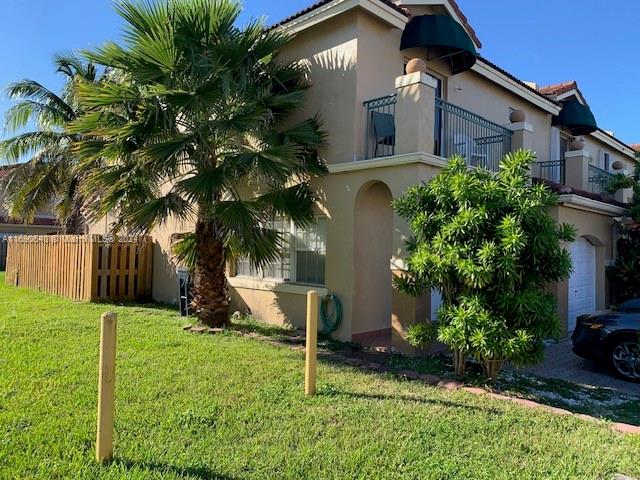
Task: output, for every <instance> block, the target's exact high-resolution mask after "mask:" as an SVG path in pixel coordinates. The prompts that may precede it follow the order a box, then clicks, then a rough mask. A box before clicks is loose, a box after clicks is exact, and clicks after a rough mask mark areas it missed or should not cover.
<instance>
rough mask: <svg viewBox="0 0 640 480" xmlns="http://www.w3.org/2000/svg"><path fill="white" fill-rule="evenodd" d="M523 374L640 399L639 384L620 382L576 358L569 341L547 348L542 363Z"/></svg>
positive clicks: (598, 368)
mask: <svg viewBox="0 0 640 480" xmlns="http://www.w3.org/2000/svg"><path fill="white" fill-rule="evenodd" d="M524 371H525V372H529V373H533V374H535V375H537V376H539V377H544V378H558V379H561V380H566V381H568V382H572V383H577V384H579V385H583V386H586V387H590V386H591V387H603V388H610V389H612V390H615V391H617V392H620V393H624V394H627V395H636V396H639V397H640V383H632V382H626V381H624V380H621V379H619V378H617V377H615V376H613V374H611V373H610V372H609V371H608V370H607V369H606V368H605V367H604V366H601V365H599V364H596V363H594V362H591V361H589V360H585V359H583V358H581V357H578V356H577V355H576V354H575V353H573V352H572V351H571V340H569V339H567V340H563V341H561V342H559V343H553V344H551V345H549V346H548V347H547V350H546V352H545V359H544V362H543V363H541V364H540V365H536V366H535V367H532V368H527V369H525V370H524Z"/></svg>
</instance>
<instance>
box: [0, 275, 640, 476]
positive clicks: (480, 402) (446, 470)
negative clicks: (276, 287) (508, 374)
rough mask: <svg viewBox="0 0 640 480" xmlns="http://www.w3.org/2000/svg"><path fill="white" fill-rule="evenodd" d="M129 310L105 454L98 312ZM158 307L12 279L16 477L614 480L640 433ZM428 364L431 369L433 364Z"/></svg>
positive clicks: (8, 342)
mask: <svg viewBox="0 0 640 480" xmlns="http://www.w3.org/2000/svg"><path fill="white" fill-rule="evenodd" d="M106 308H109V309H113V310H114V311H116V312H117V313H118V315H119V318H118V322H119V325H118V356H117V387H116V396H117V399H116V451H115V454H116V458H115V461H114V462H113V463H111V464H109V465H106V466H102V467H101V466H98V465H96V464H95V463H94V460H93V455H94V450H93V449H94V441H95V421H96V415H95V408H96V394H97V385H96V384H97V358H98V339H99V328H98V319H99V316H100V314H101V313H102V312H103V311H104V310H105V309H106ZM184 323H185V321H184V319H181V318H180V317H178V316H177V313H176V312H175V310H172V309H169V308H164V307H158V306H113V305H110V306H108V307H106V306H105V305H92V304H85V303H74V302H71V301H68V300H64V299H61V298H57V297H54V296H51V295H47V294H42V293H37V292H30V291H27V290H24V289H16V288H12V287H7V286H5V285H4V278H3V277H2V276H0V372H1V374H0V478H2V479H5V478H6V479H9V478H11V479H13V478H29V479H50V478H73V479H94V478H105V479H147V478H162V479H176V478H190V479H205V478H221V479H265V478H292V479H293V478H295V479H299V478H322V479H332V478H365V479H369V478H376V479H385V478H394V479H395V478H411V479H413V478H421V479H429V478H433V479H440V478H487V479H502V478H504V479H507V478H509V479H511V478H580V479H589V478H593V479H596V478H609V477H610V476H611V475H612V474H614V473H616V472H620V473H624V474H627V475H633V476H639V475H640V464H639V463H638V458H640V437H637V436H630V435H621V434H616V433H613V432H612V431H610V430H609V428H608V427H607V426H606V425H594V424H591V423H589V422H584V421H582V420H580V419H577V418H572V417H564V416H555V415H551V414H548V413H545V412H542V411H537V410H528V409H523V408H520V407H518V406H517V405H514V404H511V403H510V402H500V401H497V400H492V399H489V398H483V397H477V396H473V395H470V394H468V393H466V392H463V391H456V392H449V391H443V390H439V389H435V388H431V387H428V386H425V385H422V384H420V383H418V382H407V381H401V380H397V379H395V378H393V377H392V376H391V375H378V374H369V373H364V372H361V371H358V370H356V369H352V368H349V367H344V366H339V365H335V364H330V363H321V364H320V366H319V372H318V378H319V384H318V386H319V394H318V395H317V396H316V397H314V398H305V397H304V395H303V366H304V358H303V354H302V353H301V352H296V351H292V350H290V349H288V348H283V347H276V346H273V345H270V344H267V343H264V342H259V341H255V340H252V339H248V338H244V337H239V336H237V335H233V334H224V335H213V336H212V335H193V334H189V333H185V332H183V331H182V329H181V326H182V325H183V324H184ZM425 368H426V367H425Z"/></svg>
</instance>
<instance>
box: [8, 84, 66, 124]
mask: <svg viewBox="0 0 640 480" xmlns="http://www.w3.org/2000/svg"><path fill="white" fill-rule="evenodd" d="M6 93H7V96H8V97H9V98H11V99H18V100H20V99H28V100H33V101H35V102H40V103H43V104H45V105H48V106H49V107H50V108H52V109H56V110H58V111H60V114H61V115H63V116H64V118H66V119H69V120H71V119H73V118H74V117H75V115H76V114H75V112H74V110H73V109H72V108H71V107H70V106H69V105H68V104H67V102H65V101H64V100H63V99H62V98H60V97H59V96H58V95H56V94H55V93H53V92H52V91H51V90H49V89H48V88H46V87H44V86H42V85H41V84H40V83H38V82H36V81H35V80H28V79H25V80H21V81H19V82H16V83H12V84H10V85H9V86H8V87H7V90H6Z"/></svg>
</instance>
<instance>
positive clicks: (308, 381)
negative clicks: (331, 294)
mask: <svg viewBox="0 0 640 480" xmlns="http://www.w3.org/2000/svg"><path fill="white" fill-rule="evenodd" d="M317 351H318V292H316V291H315V290H310V291H309V292H308V293H307V342H306V365H305V376H304V393H305V395H315V393H316V357H317Z"/></svg>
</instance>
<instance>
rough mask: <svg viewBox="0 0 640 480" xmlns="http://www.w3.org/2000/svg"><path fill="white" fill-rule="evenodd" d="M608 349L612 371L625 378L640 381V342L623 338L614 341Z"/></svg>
mask: <svg viewBox="0 0 640 480" xmlns="http://www.w3.org/2000/svg"><path fill="white" fill-rule="evenodd" d="M610 351H611V357H610V360H611V366H612V367H613V369H614V371H615V372H616V373H617V374H618V375H619V376H621V377H623V378H625V379H627V380H633V381H636V382H637V381H640V342H639V341H638V340H635V339H633V338H623V339H620V340H618V341H616V342H615V343H614V344H613V346H612V348H611V350H610Z"/></svg>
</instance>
